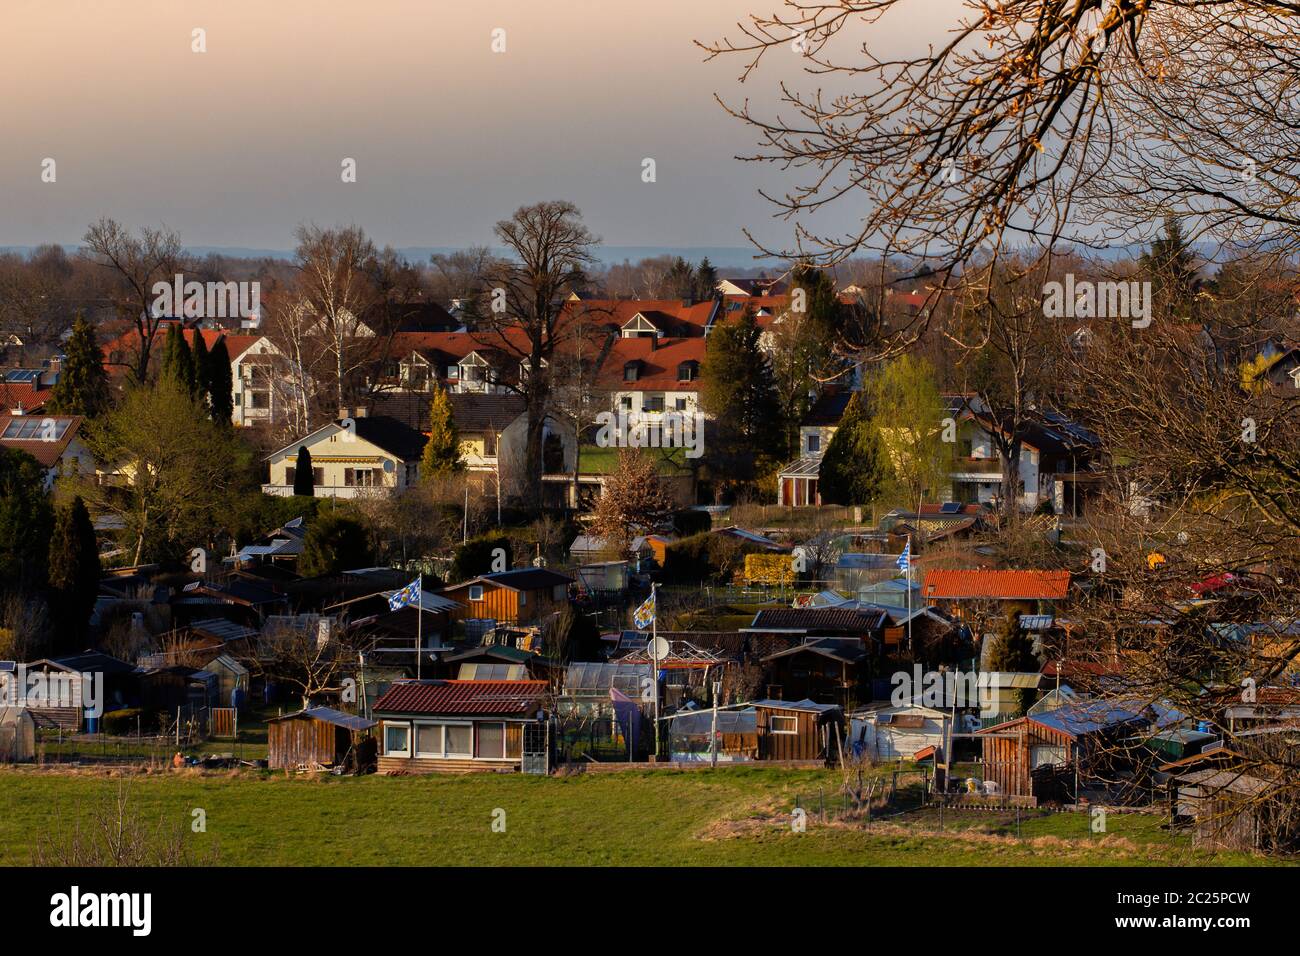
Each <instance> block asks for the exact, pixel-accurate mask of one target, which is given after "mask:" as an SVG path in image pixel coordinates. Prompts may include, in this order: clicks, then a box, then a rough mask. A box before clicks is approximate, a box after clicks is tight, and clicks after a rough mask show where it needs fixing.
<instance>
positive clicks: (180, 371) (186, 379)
mask: <svg viewBox="0 0 1300 956" xmlns="http://www.w3.org/2000/svg"><path fill="white" fill-rule="evenodd" d="M158 377H159V378H165V379H169V380H171V381H173V382H175V383H176V384H177V385H179V386H180V387H181V388H182V389H183V390H184V391H186V392H188V393H189V394H190V395H193V394H194V356H193V355H192V354H191V352H190V346H189V343H188V342H186V341H185V334H184V333H183V332H182V331H181V327H180V323H179V322H177V323H175V324H173V325H171V326H169V327H168V329H167V339H166V341H165V342H164V343H163V356H162V368H161V369H160V370H159V372H158Z"/></svg>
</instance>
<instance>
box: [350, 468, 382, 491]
mask: <svg viewBox="0 0 1300 956" xmlns="http://www.w3.org/2000/svg"><path fill="white" fill-rule="evenodd" d="M378 478H379V469H378V468H344V469H343V484H345V485H348V486H349V487H356V488H373V487H375V486H376V485H378V484H379V483H380V482H379V480H378Z"/></svg>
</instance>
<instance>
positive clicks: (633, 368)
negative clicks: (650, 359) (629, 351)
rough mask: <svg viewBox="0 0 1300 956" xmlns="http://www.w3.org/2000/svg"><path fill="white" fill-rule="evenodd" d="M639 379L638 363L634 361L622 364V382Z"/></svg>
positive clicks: (639, 365) (639, 363) (639, 364)
mask: <svg viewBox="0 0 1300 956" xmlns="http://www.w3.org/2000/svg"><path fill="white" fill-rule="evenodd" d="M640 377H641V362H640V361H638V360H635V359H634V360H633V361H631V362H625V363H624V364H623V381H625V382H635V381H636V380H637V379H638V378H640Z"/></svg>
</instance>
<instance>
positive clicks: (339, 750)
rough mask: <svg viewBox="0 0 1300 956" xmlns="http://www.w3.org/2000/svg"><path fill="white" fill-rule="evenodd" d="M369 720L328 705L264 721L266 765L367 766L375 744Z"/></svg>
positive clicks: (296, 767)
mask: <svg viewBox="0 0 1300 956" xmlns="http://www.w3.org/2000/svg"><path fill="white" fill-rule="evenodd" d="M374 726H375V722H374V721H373V720H367V719H366V718H364V717H358V716H356V715H355V714H345V713H343V712H342V711H340V710H334V709H333V708H331V707H308V708H306V709H305V710H299V711H297V712H295V713H292V714H284V715H283V716H280V717H271V718H269V719H268V720H267V722H266V748H267V749H266V765H267V766H268V767H270V768H271V769H272V770H278V769H284V770H295V769H298V768H303V769H315V768H322V769H323V768H325V767H347V766H351V767H354V768H356V767H361V768H364V767H367V766H369V765H370V764H371V763H372V762H373V757H374V752H375V747H374V744H373V742H371V743H370V744H369V746H366V744H365V741H367V740H369V735H368V733H367V732H368V731H369V730H370V729H371V728H373V727H374Z"/></svg>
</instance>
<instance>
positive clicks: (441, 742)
mask: <svg viewBox="0 0 1300 956" xmlns="http://www.w3.org/2000/svg"><path fill="white" fill-rule="evenodd" d="M421 727H438V728H440V729H441V730H440V733H439V734H438V750H437V751H436V752H433V751H428V750H419V749H416V750H415V756H417V757H443V756H445V755H446V753H447V730H446V727H445V725H444V724H443V722H442V721H440V720H437V721H434V720H420V721H416V723H415V727H414V728H413V729H412V733H414V734H415V740H414V741H413V742H412V746H414V747H416V748H418V747H419V740H420V728H421Z"/></svg>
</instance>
